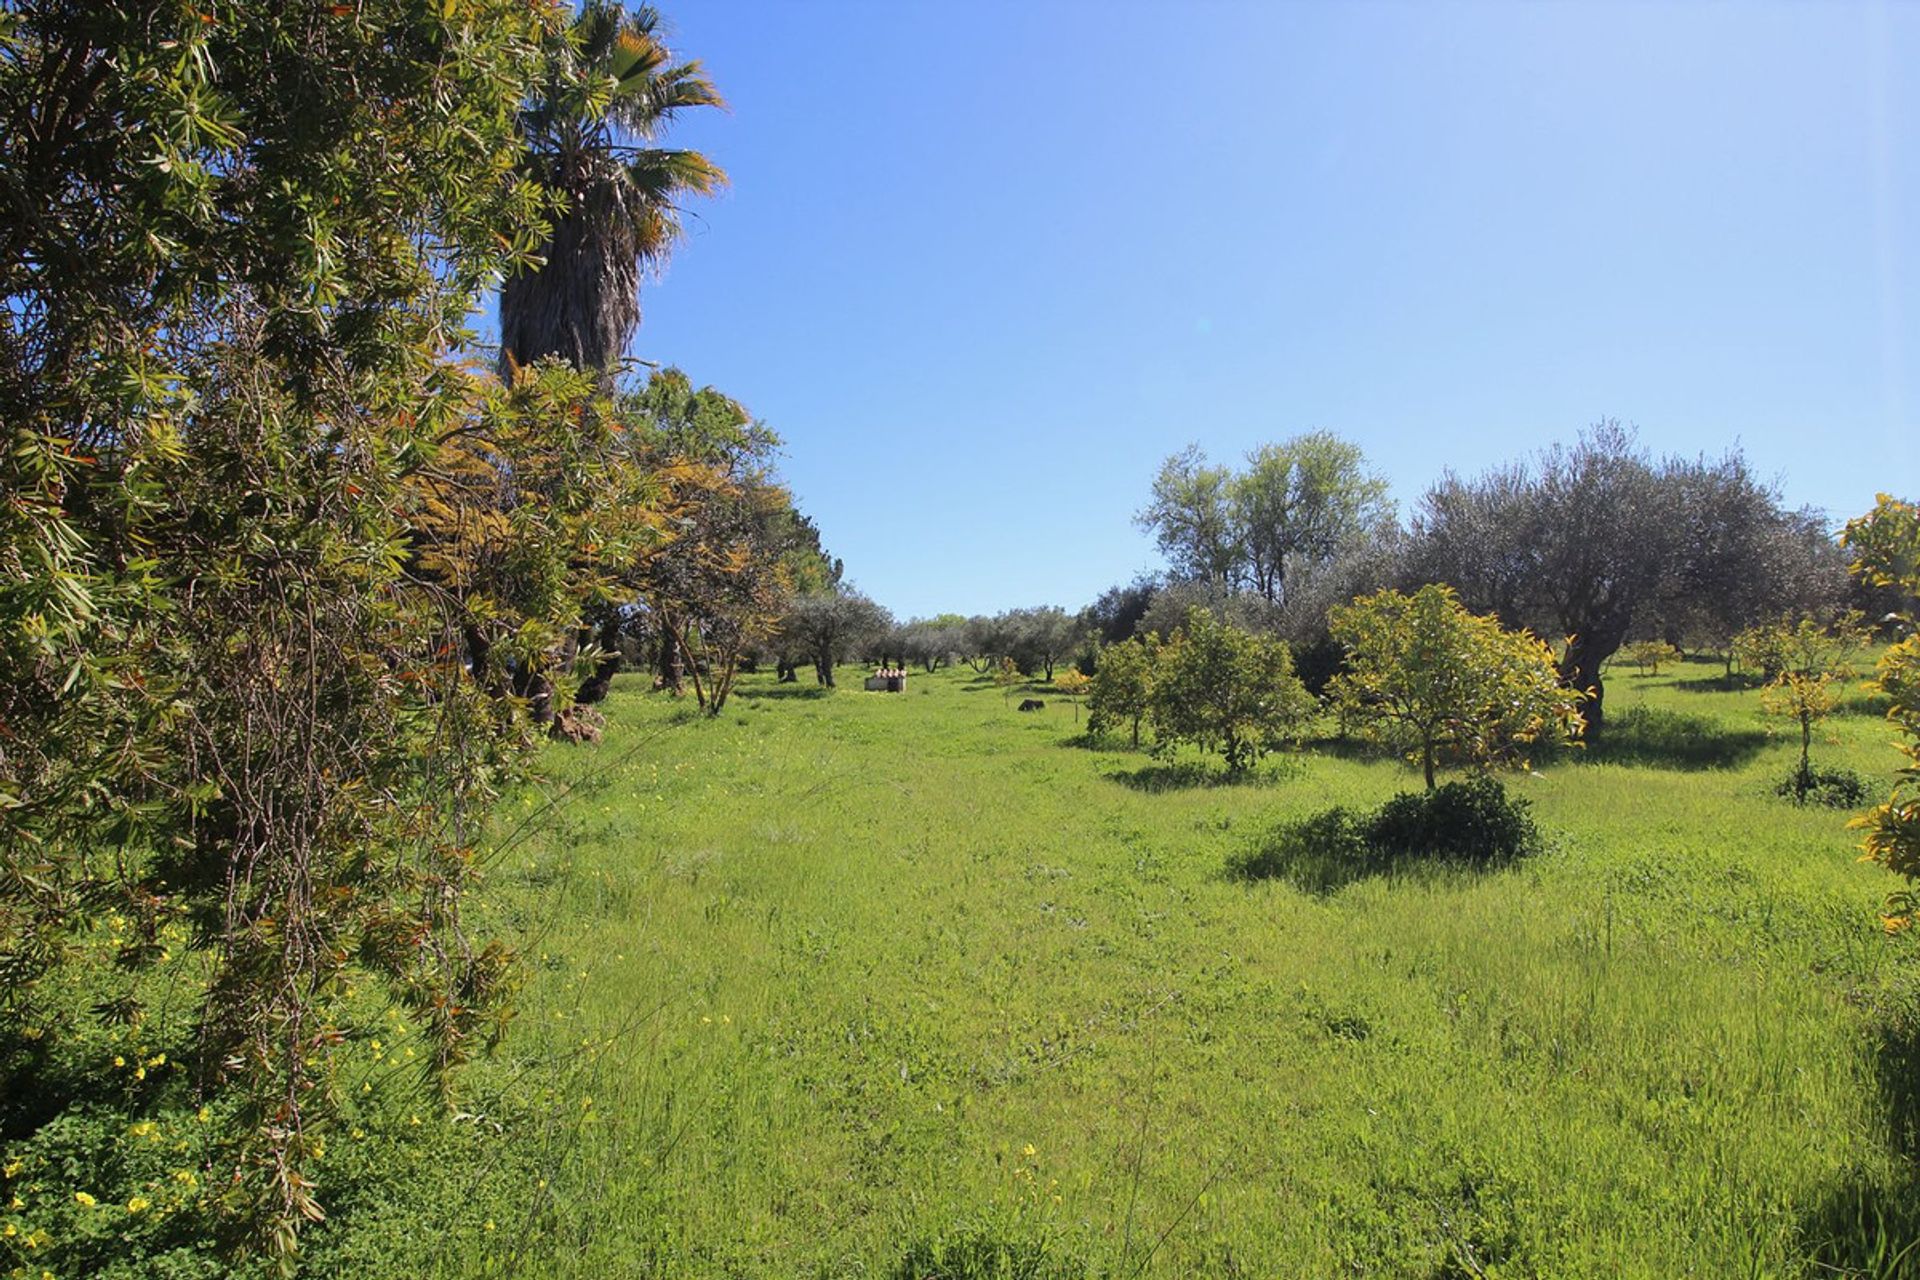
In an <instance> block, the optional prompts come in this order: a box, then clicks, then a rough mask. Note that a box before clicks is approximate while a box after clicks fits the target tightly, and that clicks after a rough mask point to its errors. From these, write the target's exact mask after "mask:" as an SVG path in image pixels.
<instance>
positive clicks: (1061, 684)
mask: <svg viewBox="0 0 1920 1280" xmlns="http://www.w3.org/2000/svg"><path fill="white" fill-rule="evenodd" d="M1092 684H1093V677H1092V676H1089V675H1087V674H1086V673H1085V672H1084V671H1080V670H1077V669H1072V670H1067V671H1062V672H1061V673H1060V674H1059V675H1057V676H1055V677H1054V678H1053V689H1054V692H1055V693H1058V694H1059V695H1060V696H1061V697H1063V698H1065V699H1066V700H1067V701H1069V702H1071V703H1072V704H1073V718H1074V720H1075V721H1076V722H1077V721H1078V720H1079V719H1080V701H1081V699H1083V698H1085V697H1086V696H1087V689H1088V688H1089V687H1090V686H1091V685H1092Z"/></svg>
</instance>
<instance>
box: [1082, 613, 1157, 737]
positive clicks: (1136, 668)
mask: <svg viewBox="0 0 1920 1280" xmlns="http://www.w3.org/2000/svg"><path fill="white" fill-rule="evenodd" d="M1158 663H1159V645H1158V644H1157V643H1156V642H1155V641H1154V640H1153V639H1152V638H1151V637H1147V636H1135V637H1134V638H1132V639H1130V640H1122V641H1121V642H1120V643H1118V644H1110V645H1108V646H1106V647H1105V648H1103V649H1101V650H1100V656H1099V658H1098V659H1097V660H1096V662H1095V665H1094V669H1093V685H1092V687H1091V688H1090V689H1089V691H1088V695H1087V730H1088V732H1090V733H1095V734H1099V733H1104V732H1106V730H1107V729H1109V728H1110V727H1112V726H1114V725H1119V724H1124V725H1126V726H1127V728H1128V730H1129V732H1130V733H1131V734H1132V740H1133V745H1134V746H1136V747H1138V746H1139V745H1140V724H1141V722H1142V721H1144V720H1145V719H1146V718H1147V713H1148V711H1149V710H1150V709H1151V708H1152V706H1153V673H1154V669H1155V667H1156V666H1157V665H1158Z"/></svg>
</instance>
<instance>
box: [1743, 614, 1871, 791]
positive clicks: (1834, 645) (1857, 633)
mask: <svg viewBox="0 0 1920 1280" xmlns="http://www.w3.org/2000/svg"><path fill="white" fill-rule="evenodd" d="M1743 634H1744V638H1745V640H1746V642H1747V648H1748V650H1749V651H1750V652H1752V653H1755V654H1763V655H1765V656H1764V658H1763V661H1764V662H1765V663H1766V664H1767V666H1769V667H1770V668H1771V670H1772V672H1773V674H1772V677H1771V679H1769V680H1768V682H1767V686H1766V688H1764V689H1762V690H1761V691H1760V705H1761V707H1762V708H1763V709H1764V710H1765V711H1766V712H1767V713H1768V714H1769V715H1775V716H1780V717H1782V718H1784V719H1787V720H1792V721H1794V722H1795V723H1796V724H1798V725H1799V727H1800V765H1799V768H1798V769H1797V770H1796V771H1795V772H1794V775H1793V790H1794V794H1795V795H1797V796H1800V797H1802V798H1804V797H1805V796H1806V794H1807V792H1808V791H1809V790H1810V789H1811V788H1812V787H1813V785H1814V777H1813V763H1812V752H1813V727H1814V726H1815V725H1816V724H1818V723H1819V722H1820V721H1822V720H1824V719H1826V718H1827V717H1828V716H1829V715H1831V714H1832V713H1833V709H1834V708H1835V707H1836V706H1838V705H1839V704H1840V689H1839V686H1840V683H1841V682H1842V681H1843V680H1845V679H1847V678H1848V677H1849V676H1851V675H1853V674H1854V667H1853V663H1852V661H1851V659H1852V656H1853V654H1854V652H1855V651H1856V650H1857V649H1858V648H1859V647H1860V645H1862V644H1863V643H1865V641H1866V636H1865V635H1864V633H1863V632H1862V631H1861V628H1860V615H1859V614H1857V613H1848V614H1842V615H1841V616H1839V617H1837V618H1835V619H1833V620H1832V621H1830V622H1826V621H1821V620H1819V619H1817V618H1811V617H1804V618H1790V617H1789V618H1782V619H1780V620H1779V621H1778V622H1774V623H1769V624H1768V625H1766V626H1764V627H1755V628H1751V629H1750V630H1749V631H1748V632H1746V633H1743Z"/></svg>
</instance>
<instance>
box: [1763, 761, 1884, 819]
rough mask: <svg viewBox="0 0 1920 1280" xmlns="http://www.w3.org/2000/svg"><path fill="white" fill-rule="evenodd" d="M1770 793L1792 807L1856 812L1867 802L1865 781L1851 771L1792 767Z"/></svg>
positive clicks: (1800, 766) (1806, 766)
mask: <svg viewBox="0 0 1920 1280" xmlns="http://www.w3.org/2000/svg"><path fill="white" fill-rule="evenodd" d="M1773 793H1774V794H1775V795H1777V796H1779V797H1780V798H1781V799H1783V800H1791V801H1793V802H1794V803H1795V804H1817V805H1822V806H1825V807H1826V808H1829V809H1858V808H1859V807H1860V806H1861V805H1863V804H1865V803H1866V802H1867V780H1866V779H1865V778H1862V777H1861V776H1860V775H1859V774H1857V773H1855V772H1854V771H1853V770H1851V769H1821V768H1817V767H1815V766H1813V765H1810V764H1808V765H1796V766H1795V767H1794V770H1793V772H1792V773H1789V774H1788V775H1787V776H1786V777H1784V778H1782V779H1781V780H1780V781H1779V783H1778V784H1777V785H1775V787H1774V788H1773Z"/></svg>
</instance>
